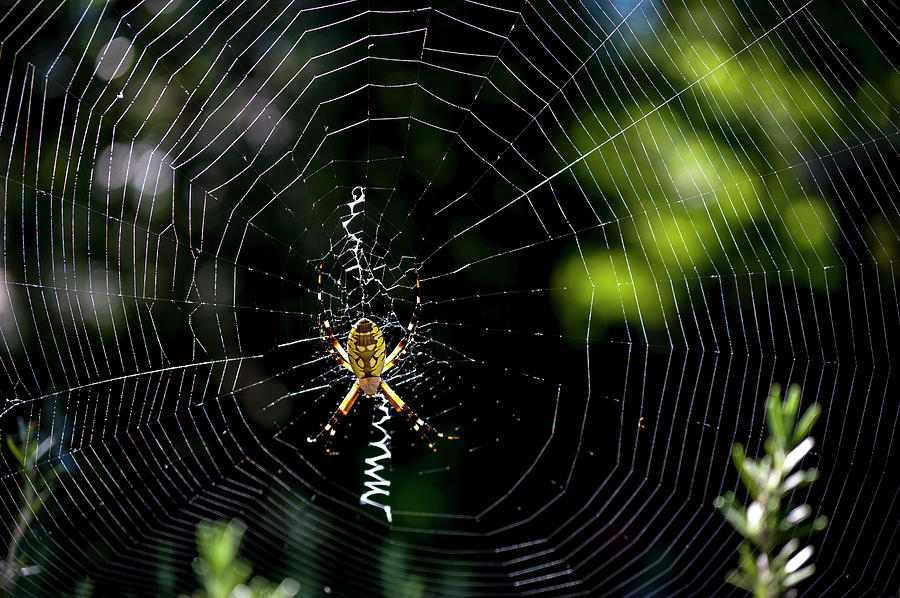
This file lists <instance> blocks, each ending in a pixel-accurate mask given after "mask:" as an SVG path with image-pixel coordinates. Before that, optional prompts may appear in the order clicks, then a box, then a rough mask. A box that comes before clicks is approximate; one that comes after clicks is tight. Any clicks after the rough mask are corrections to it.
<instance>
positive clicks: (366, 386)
mask: <svg viewBox="0 0 900 598" xmlns="http://www.w3.org/2000/svg"><path fill="white" fill-rule="evenodd" d="M322 266H323V265H322V264H319V283H318V286H319V295H318V297H319V312H320V313H319V332H320V334H321V335H322V340H323V341H325V345H326V346H327V347H328V351H329V352H330V353H331V355H332V356H334V358H335V359H336V360H337V361H338V363H340V364H341V366H342V367H345V368H347V369H348V370H350V371H351V372H353V374H354V375H355V376H356V380H355V381H354V382H353V386H351V387H350V390H349V391H348V392H347V396H345V397H344V400H343V401H342V402H341V404H340V406H339V407H338V408H337V411H335V412H334V415H332V416H331V420H330V421H329V422H328V424H326V425H325V427H324V428H323V429H322V431H321V432H319V433H318V434H317V435H316V436H315V437H310V438H307V442H317V441H318V440H319V438H320V437H321V436H323V435H326V440H325V447H326V449H325V450H326V451H327V452H328V453H329V454H330V453H331V451H330V450H329V449H328V446H329V445H330V444H331V441H332V440H333V439H334V435H335V432H336V426H337V425H338V424H339V423H340V421H341V418H342V417H344V416H345V415H347V414H348V413H349V412H350V409H352V408H353V404H354V403H355V402H356V399H358V398H359V396H360V395H363V396H365V397H366V398H375V397H377V396H378V394H379V393H381V394H383V395H384V397H385V398H386V399H387V400H388V402H389V403H390V404H391V405H392V406H393V407H394V409H396V410H397V412H398V413H400V414H401V415H403V416H404V417H405V418H406V419H407V420H408V421H409V422H411V423H412V427H413V430H415V431H416V432H418V433H419V434H421V435H422V438H423V439H424V440H425V442H427V443H428V448H430V449H431V450H433V451H437V449H436V448H435V446H434V439H435V438H447V439H449V440H455V439H456V437H455V436H444V435H443V434H441V433H440V432H438V431H437V430H435V429H434V428H432V427H431V426H430V425H428V424H427V423H426V422H425V421H424V420H423V419H422V418H420V417H418V416H417V415H416V414H415V413H413V411H412V409H410V408H409V406H408V405H407V404H406V403H404V402H403V400H402V399H401V398H400V397H399V396H398V395H397V393H395V392H394V391H393V390H392V389H391V387H390V386H388V384H387V382H385V381H384V380H383V379H382V378H381V376H382V374H383V373H384V372H386V371H388V370H389V369H391V368H392V367H394V366H395V365H397V363H398V361H399V360H400V358H401V357H403V356H404V355H405V354H406V352H407V351H408V350H409V345H410V343H411V342H412V339H413V337H414V336H415V335H416V330H417V329H418V327H419V323H418V320H417V319H416V318H417V316H418V311H419V306H420V305H421V304H422V298H421V297H420V296H419V270H418V269H416V268H414V269H413V270H414V272H415V275H416V305H415V308H413V314H412V318H411V319H410V322H409V326H407V327H406V334H405V335H404V336H403V338H402V339H400V342H399V343H397V346H396V347H394V350H393V351H391V353H390V355H388V356H387V358H385V344H384V335H383V334H382V332H381V330H380V329H379V328H378V326H376V325H375V322H373V321H372V320H370V319H369V318H361V319H360V320H358V321H357V322H356V324H354V325H353V328H351V329H350V335H349V336H348V338H347V348H346V349H344V347H342V346H341V343H340V342H339V341H338V339H337V338H336V337H335V336H334V332H333V331H332V329H331V322H329V320H328V316H327V314H326V313H325V303H324V302H323V301H322Z"/></svg>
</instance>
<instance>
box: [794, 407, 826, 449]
mask: <svg viewBox="0 0 900 598" xmlns="http://www.w3.org/2000/svg"><path fill="white" fill-rule="evenodd" d="M821 414H822V406H821V405H819V404H818V403H813V404H812V405H811V406H810V407H809V409H807V410H806V413H804V414H803V417H801V418H800V423H799V424H797V427H796V428H795V429H794V437H793V439H792V441H793V443H794V444H797V443H798V442H800V441H801V440H803V439H804V438H806V437H807V436H809V433H810V432H811V431H812V428H813V426H814V425H816V420H818V419H819V415H821Z"/></svg>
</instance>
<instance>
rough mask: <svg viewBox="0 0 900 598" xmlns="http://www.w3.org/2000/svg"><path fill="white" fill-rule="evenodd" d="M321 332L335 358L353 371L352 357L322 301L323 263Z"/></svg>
mask: <svg viewBox="0 0 900 598" xmlns="http://www.w3.org/2000/svg"><path fill="white" fill-rule="evenodd" d="M318 297H319V333H320V334H321V335H322V340H323V341H325V345H326V346H327V347H328V350H329V351H330V352H331V354H332V355H333V356H334V358H335V359H336V360H337V361H338V363H340V364H341V365H342V366H343V367H345V368H347V369H348V370H350V371H351V372H352V371H353V368H351V367H350V357H349V356H348V355H347V351H346V350H344V348H343V347H342V346H341V343H340V341H338V339H337V338H336V337H335V336H334V332H332V330H331V322H329V321H328V316H327V315H326V314H325V302H324V301H322V264H319V295H318Z"/></svg>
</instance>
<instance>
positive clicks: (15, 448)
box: [6, 435, 25, 467]
mask: <svg viewBox="0 0 900 598" xmlns="http://www.w3.org/2000/svg"><path fill="white" fill-rule="evenodd" d="M6 446H8V447H9V452H11V453H12V454H13V457H15V458H16V461H18V462H19V465H20V466H22V467H25V455H24V454H22V451H21V450H20V449H19V445H18V444H16V441H15V440H13V437H12V436H11V435H8V436H7V437H6Z"/></svg>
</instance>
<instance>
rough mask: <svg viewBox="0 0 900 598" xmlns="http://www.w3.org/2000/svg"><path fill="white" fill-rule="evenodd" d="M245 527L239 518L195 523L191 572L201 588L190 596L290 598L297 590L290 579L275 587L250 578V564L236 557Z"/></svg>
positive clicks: (296, 586)
mask: <svg viewBox="0 0 900 598" xmlns="http://www.w3.org/2000/svg"><path fill="white" fill-rule="evenodd" d="M246 529H247V526H246V525H245V524H244V523H243V522H242V521H241V520H240V519H233V520H231V521H228V522H226V521H224V520H221V521H216V522H215V523H212V522H208V521H203V522H201V523H200V525H198V526H197V550H198V552H199V553H200V556H199V557H197V558H196V559H194V573H196V574H197V579H198V580H199V581H200V584H201V585H202V586H203V588H204V590H205V591H201V590H196V591H195V592H194V594H193V597H192V598H292V597H293V596H294V595H295V594H296V593H297V592H298V591H299V590H300V584H298V583H297V582H296V581H294V580H293V579H290V578H288V579H285V580H284V581H282V582H281V583H280V584H278V585H277V586H276V585H275V584H273V583H270V582H268V581H266V580H265V579H263V578H262V577H254V578H253V579H250V575H251V574H252V573H253V567H252V566H251V565H250V564H249V563H247V562H246V561H244V560H242V559H240V558H238V551H239V550H240V546H241V541H242V540H243V537H244V532H245V531H246ZM248 580H249V584H248ZM181 598H189V597H188V596H186V595H182V596H181Z"/></svg>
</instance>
